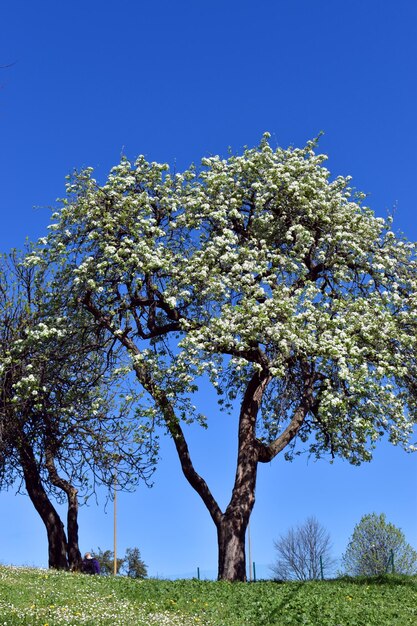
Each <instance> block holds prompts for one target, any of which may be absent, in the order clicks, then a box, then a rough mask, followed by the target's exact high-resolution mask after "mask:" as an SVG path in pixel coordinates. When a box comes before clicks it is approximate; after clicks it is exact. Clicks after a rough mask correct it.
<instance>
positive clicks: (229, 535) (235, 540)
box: [217, 503, 249, 581]
mask: <svg viewBox="0 0 417 626" xmlns="http://www.w3.org/2000/svg"><path fill="white" fill-rule="evenodd" d="M242 504H243V503H242ZM245 518H246V516H245ZM245 518H243V517H242V515H237V516H234V517H233V516H231V515H224V516H223V519H222V521H221V523H220V524H218V526H217V545H218V555H219V556H218V571H217V578H218V580H231V581H236V580H239V581H244V580H246V551H245V535H246V528H247V525H248V521H249V516H247V519H245Z"/></svg>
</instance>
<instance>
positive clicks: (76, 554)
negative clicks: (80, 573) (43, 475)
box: [45, 447, 82, 570]
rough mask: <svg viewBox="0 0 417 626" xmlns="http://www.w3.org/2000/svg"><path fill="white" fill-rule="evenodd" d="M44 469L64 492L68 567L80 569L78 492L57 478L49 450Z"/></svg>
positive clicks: (51, 453)
mask: <svg viewBox="0 0 417 626" xmlns="http://www.w3.org/2000/svg"><path fill="white" fill-rule="evenodd" d="M45 456H46V467H47V469H48V474H49V478H50V481H51V483H52V484H53V485H55V487H58V489H61V490H62V491H64V492H65V494H66V496H67V506H68V512H67V533H68V543H67V552H68V566H69V568H70V569H71V570H79V569H81V561H82V559H81V552H80V548H79V545H78V495H77V494H78V491H77V489H76V488H75V487H74V486H73V485H71V483H70V482H69V481H68V480H65V479H64V478H62V477H61V476H59V474H58V472H57V470H56V467H55V462H54V455H53V452H52V450H51V448H49V447H47V448H46V450H45Z"/></svg>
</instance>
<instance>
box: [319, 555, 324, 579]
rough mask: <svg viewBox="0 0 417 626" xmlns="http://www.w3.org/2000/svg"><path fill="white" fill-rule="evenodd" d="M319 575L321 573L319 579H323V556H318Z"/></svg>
mask: <svg viewBox="0 0 417 626" xmlns="http://www.w3.org/2000/svg"><path fill="white" fill-rule="evenodd" d="M320 575H321V579H322V580H324V573H323V557H322V556H320Z"/></svg>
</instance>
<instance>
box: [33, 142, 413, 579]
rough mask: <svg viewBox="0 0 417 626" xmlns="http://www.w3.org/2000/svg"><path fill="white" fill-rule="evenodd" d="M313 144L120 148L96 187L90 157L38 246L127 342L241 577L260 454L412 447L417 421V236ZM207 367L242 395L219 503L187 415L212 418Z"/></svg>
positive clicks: (354, 457)
mask: <svg viewBox="0 0 417 626" xmlns="http://www.w3.org/2000/svg"><path fill="white" fill-rule="evenodd" d="M315 145H316V144H315V143H314V142H311V143H309V144H307V146H306V147H305V148H303V149H287V150H283V149H279V148H278V149H276V150H273V149H272V148H271V146H270V144H269V141H268V135H266V136H264V138H263V140H262V142H261V144H260V145H259V147H257V148H255V149H248V150H246V151H245V152H244V153H243V154H242V155H238V156H231V157H230V158H229V159H227V160H222V159H221V158H219V157H211V158H207V159H204V160H203V162H202V169H201V171H200V172H197V171H196V170H195V168H193V167H192V168H190V169H189V170H187V171H185V172H183V173H176V174H171V173H170V172H169V168H168V167H167V166H166V165H160V164H158V163H149V162H147V161H146V159H145V158H144V157H139V159H138V160H137V161H136V163H135V164H131V163H130V162H129V161H128V160H126V159H122V161H121V163H120V164H119V165H118V166H117V167H115V168H114V169H113V170H112V171H111V173H110V175H109V177H108V180H107V182H106V183H105V184H104V185H101V186H100V185H98V184H97V182H96V181H95V180H94V178H93V177H92V170H91V169H87V170H85V171H83V172H81V173H79V174H76V175H74V176H73V177H71V178H70V179H69V181H68V197H67V198H66V200H65V201H64V205H63V206H62V208H61V209H60V210H59V211H58V212H57V213H55V214H54V216H53V220H54V222H53V223H52V224H51V226H50V234H49V235H48V237H45V238H44V239H43V240H42V241H41V245H40V250H39V252H38V256H39V259H44V261H45V262H48V261H49V262H51V261H52V262H53V263H55V264H56V265H57V266H58V270H57V277H56V281H57V285H59V289H60V290H61V291H62V290H66V293H67V300H68V302H72V303H73V305H74V306H80V307H83V308H84V309H85V310H86V311H88V312H89V314H90V315H91V324H92V325H93V326H95V327H100V328H101V329H104V330H105V331H106V332H107V333H108V334H109V335H110V336H111V337H112V338H113V340H114V342H115V344H118V345H120V346H122V347H123V348H124V349H125V354H126V357H127V358H128V362H125V363H124V367H125V371H127V370H128V369H129V368H130V370H131V371H132V372H134V375H135V377H136V379H137V382H138V389H139V390H140V391H141V393H144V395H143V396H142V397H141V398H140V399H139V398H138V400H137V402H138V414H140V415H141V416H142V419H145V418H147V419H149V420H152V422H153V424H156V423H160V424H163V425H164V427H165V428H166V429H167V431H168V433H169V434H170V436H171V437H172V441H173V444H174V445H175V447H176V450H177V453H178V457H179V460H180V463H181V467H182V470H183V473H184V475H185V477H186V479H187V480H188V482H189V483H190V485H191V486H192V487H193V488H194V489H195V490H196V491H197V493H198V494H199V495H200V497H201V498H202V500H203V502H204V504H205V506H206V507H207V509H208V511H209V513H210V515H211V517H212V519H213V522H214V524H215V525H216V528H217V535H218V547H219V569H218V576H219V578H222V579H228V580H243V579H244V578H245V531H246V528H247V524H248V521H249V517H250V514H251V511H252V508H253V505H254V502H255V486H256V476H257V467H258V464H259V463H266V462H269V461H271V460H272V459H273V458H274V457H275V456H276V455H278V454H279V453H281V452H283V453H284V454H285V456H286V457H287V458H288V459H291V458H292V457H293V455H294V454H297V453H299V452H301V451H302V450H303V449H305V450H307V451H309V452H310V454H312V455H314V456H315V457H321V456H322V455H325V454H329V455H331V456H332V457H334V456H336V455H339V456H341V457H343V458H345V459H348V460H349V461H350V462H351V463H354V464H359V463H361V462H362V461H368V460H370V459H371V457H372V449H373V447H374V445H375V443H376V441H377V440H378V439H379V438H380V437H381V436H382V435H384V434H385V433H386V434H387V436H388V437H389V439H390V441H392V443H394V444H401V445H403V446H404V447H406V448H407V447H409V440H410V435H411V434H412V429H413V424H414V423H415V418H416V393H415V392H416V384H417V377H416V374H417V369H416V359H415V354H416V347H417V346H416V341H417V339H416V337H417V334H416V322H417V293H416V278H417V273H416V259H415V245H414V244H412V243H408V242H407V241H405V240H404V239H402V238H400V237H398V236H397V235H395V234H394V232H393V230H392V229H391V220H390V219H387V220H384V219H382V218H377V217H375V216H374V214H373V213H372V212H371V210H370V209H368V208H366V207H365V206H362V201H363V197H362V196H361V195H354V194H353V192H352V190H351V189H350V188H349V179H348V178H343V177H338V178H336V179H335V180H331V178H330V175H329V172H328V170H327V169H326V168H325V167H324V165H323V162H324V160H325V157H324V156H323V155H317V154H316V153H315ZM119 371H122V368H119ZM201 376H207V377H208V378H209V379H210V380H211V382H212V384H213V385H214V387H215V388H216V389H217V391H218V393H219V401H220V408H222V407H223V408H226V409H227V408H228V407H229V408H230V407H231V410H233V409H236V407H238V408H237V411H238V413H239V420H238V432H237V441H238V456H237V464H236V476H235V482H234V486H233V490H232V494H231V498H230V502H229V504H228V506H227V507H226V509H225V510H221V508H220V506H219V505H218V503H217V502H216V500H215V498H214V497H213V495H212V492H211V490H210V488H209V486H208V484H207V483H206V481H205V480H204V478H203V477H202V476H201V475H200V474H199V473H197V471H196V470H195V468H194V465H193V461H192V459H191V456H190V453H189V449H188V446H187V441H186V436H185V429H184V427H183V422H184V420H185V421H187V422H190V421H193V420H195V421H200V422H202V423H203V422H204V420H206V419H208V418H209V416H208V415H207V416H201V415H200V414H199V413H198V411H197V409H196V408H195V407H194V406H193V405H192V402H191V400H192V394H193V392H194V391H195V389H196V386H197V384H198V380H199V377H201ZM216 410H218V408H216V407H212V409H211V411H216ZM409 449H410V448H409ZM215 462H218V461H217V460H215V459H213V463H215Z"/></svg>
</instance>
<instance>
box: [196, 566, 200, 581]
mask: <svg viewBox="0 0 417 626" xmlns="http://www.w3.org/2000/svg"><path fill="white" fill-rule="evenodd" d="M197 578H198V580H200V568H199V567H197Z"/></svg>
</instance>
